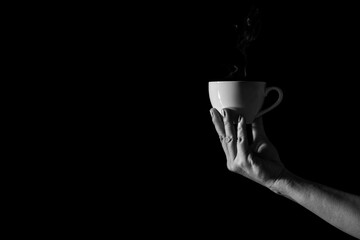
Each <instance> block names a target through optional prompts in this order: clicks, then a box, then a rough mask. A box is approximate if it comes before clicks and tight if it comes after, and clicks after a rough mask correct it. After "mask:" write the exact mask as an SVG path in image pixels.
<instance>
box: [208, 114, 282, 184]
mask: <svg viewBox="0 0 360 240" xmlns="http://www.w3.org/2000/svg"><path fill="white" fill-rule="evenodd" d="M225 111H229V110H225ZM224 114H225V117H224V118H223V119H221V115H220V114H219V113H218V112H217V111H216V112H215V110H213V113H212V116H213V122H214V125H215V128H216V130H217V132H218V134H219V136H220V139H221V141H222V146H223V149H224V151H225V155H226V158H227V166H228V168H229V170H231V171H233V172H236V173H239V174H241V175H243V176H245V177H247V178H250V179H252V180H254V181H256V182H258V183H260V184H262V185H264V186H267V187H271V185H272V184H273V183H274V182H275V181H276V179H277V178H278V177H279V175H280V173H281V172H282V170H283V169H284V166H283V164H282V163H281V161H280V158H279V155H278V153H277V151H276V149H275V147H274V146H273V145H272V144H271V142H270V141H269V140H268V138H267V136H266V134H265V131H264V128H263V123H262V119H261V118H259V119H257V120H256V121H255V122H254V123H253V124H252V134H253V138H254V142H253V143H252V144H251V146H249V144H248V141H247V136H246V124H245V121H244V120H242V121H239V124H238V129H237V131H235V128H234V126H233V124H231V123H232V122H233V121H234V119H230V117H229V116H231V115H230V114H226V112H225V113H224ZM234 139H236V140H237V141H236V142H235V141H233V140H234Z"/></svg>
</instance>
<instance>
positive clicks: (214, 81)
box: [209, 80, 266, 83]
mask: <svg viewBox="0 0 360 240" xmlns="http://www.w3.org/2000/svg"><path fill="white" fill-rule="evenodd" d="M225 82H228V83H237V82H252V83H266V82H264V81H219V80H213V81H209V83H225Z"/></svg>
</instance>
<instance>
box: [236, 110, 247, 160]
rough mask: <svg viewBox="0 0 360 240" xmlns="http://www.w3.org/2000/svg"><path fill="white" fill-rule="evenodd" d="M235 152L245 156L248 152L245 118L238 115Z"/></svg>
mask: <svg viewBox="0 0 360 240" xmlns="http://www.w3.org/2000/svg"><path fill="white" fill-rule="evenodd" d="M237 153H238V154H242V155H243V156H247V153H248V139H247V135H246V121H245V118H244V117H242V116H239V120H238V126H237Z"/></svg>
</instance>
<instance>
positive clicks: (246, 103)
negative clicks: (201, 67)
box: [209, 81, 266, 124]
mask: <svg viewBox="0 0 360 240" xmlns="http://www.w3.org/2000/svg"><path fill="white" fill-rule="evenodd" d="M265 89H266V83H265V82H250V81H218V82H216V81H212V82H209V97H210V102H211V105H212V107H213V108H216V109H217V110H218V111H219V112H220V113H221V109H223V108H229V109H231V110H233V111H231V112H233V114H236V115H239V114H241V115H242V116H244V117H245V119H246V123H248V124H249V123H252V122H253V121H254V119H255V118H256V116H257V114H258V113H259V111H260V109H261V108H262V105H263V102H264V98H265ZM235 117H236V116H235Z"/></svg>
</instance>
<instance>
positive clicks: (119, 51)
mask: <svg viewBox="0 0 360 240" xmlns="http://www.w3.org/2000/svg"><path fill="white" fill-rule="evenodd" d="M253 3H255V4H256V6H259V7H260V10H261V11H262V20H263V26H262V31H261V33H260V36H259V38H258V39H257V40H256V41H255V42H254V43H253V45H252V46H251V48H250V49H249V72H248V74H249V78H251V80H257V81H265V82H267V85H268V86H277V87H280V88H281V89H282V90H283V92H284V99H283V102H282V103H281V104H280V105H279V106H278V107H277V108H275V109H274V110H273V111H271V112H269V113H267V114H266V115H265V116H264V125H265V129H266V132H267V134H268V136H269V138H270V140H271V141H272V142H273V143H274V145H275V146H276V148H277V149H278V151H279V153H280V157H281V160H282V161H283V163H284V164H285V166H286V167H287V168H288V169H289V170H290V171H292V172H293V173H295V174H297V175H299V176H301V177H303V178H306V179H309V180H313V181H316V182H319V183H322V184H325V185H328V186H331V187H334V188H337V189H341V190H344V191H348V192H351V193H355V194H359V188H358V186H357V184H356V183H358V179H359V175H358V171H357V168H356V166H357V162H358V156H357V153H358V138H357V135H358V132H359V126H358V124H357V123H358V120H359V118H358V116H357V114H356V112H357V102H358V101H357V95H358V89H357V80H358V79H359V72H358V69H357V66H358V63H359V60H358V55H359V52H360V49H359V45H358V42H359V37H358V33H357V31H358V25H357V23H358V21H359V17H358V16H357V14H356V7H355V5H347V4H345V3H342V4H335V3H326V4H320V3H319V4H314V3H306V2H304V1H291V3H289V2H279V1H271V3H270V1H269V2H267V3H262V2H259V1H239V2H237V3H222V4H220V3H214V4H210V3H206V4H204V5H195V4H184V3H178V4H175V3H171V4H170V3H167V4H155V3H151V4H146V3H144V4H141V5H138V6H135V7H131V9H130V10H131V13H132V14H131V15H130V17H129V15H126V16H125V12H127V10H128V9H127V8H126V7H124V8H121V11H120V13H119V12H118V11H116V13H112V12H111V13H109V14H108V15H107V17H106V18H101V21H103V22H104V24H100V26H98V28H99V29H100V36H102V37H101V42H102V43H103V45H102V46H103V48H102V49H101V51H100V50H99V51H100V52H101V53H99V55H101V56H103V55H102V54H104V55H105V56H106V57H105V58H102V59H101V60H99V59H97V63H98V62H100V63H101V64H102V68H101V69H100V68H99V69H97V71H98V72H96V74H98V75H96V74H95V75H94V76H97V77H99V79H103V80H101V81H100V82H101V87H104V88H99V89H97V91H96V92H95V93H96V94H97V93H98V95H96V94H95V95H96V96H95V100H94V103H97V100H98V99H99V101H102V104H100V105H98V106H97V107H98V108H99V110H100V113H99V115H97V116H96V119H97V118H100V120H101V121H99V122H101V123H102V122H105V123H104V124H103V125H101V126H102V127H101V129H100V130H99V132H100V134H103V133H105V135H106V137H103V138H101V139H100V140H99V139H97V142H100V144H101V146H103V148H102V149H101V150H100V153H99V155H96V156H97V157H98V158H97V159H104V160H94V162H91V163H93V164H94V165H95V167H96V165H97V164H98V162H101V163H103V162H105V163H106V164H104V165H105V167H104V168H101V169H98V171H99V172H98V173H99V177H98V179H97V178H96V180H95V181H94V182H95V183H96V181H97V180H101V181H105V183H104V184H102V185H100V186H99V188H100V189H101V192H102V193H101V194H104V196H109V199H110V200H109V201H114V202H118V205H117V204H116V205H117V207H116V213H119V214H118V215H117V216H120V217H122V218H123V219H124V220H125V221H126V223H130V224H126V225H125V228H126V229H133V231H132V233H133V234H137V233H142V232H146V233H149V234H155V235H165V236H168V234H169V236H184V237H185V236H194V235H198V236H204V235H209V236H213V234H217V233H219V234H229V233H230V234H235V235H239V236H243V235H253V236H254V238H256V239H257V238H262V237H269V238H272V237H274V238H275V237H276V238H277V239H288V238H291V237H292V236H294V235H296V236H297V237H300V238H302V237H304V238H305V237H307V238H308V237H314V238H318V237H323V236H324V235H327V236H330V235H331V236H332V237H334V238H335V239H347V237H348V236H347V235H346V234H344V233H342V232H341V231H338V230H337V229H335V228H334V227H332V226H330V225H329V224H327V223H326V222H324V221H323V220H321V219H320V218H318V217H317V216H315V215H313V214H312V213H310V212H309V211H308V210H306V209H304V208H303V207H301V206H299V205H297V204H296V203H294V202H292V201H290V200H288V199H286V198H283V197H280V196H277V195H275V194H274V193H272V192H270V191H269V190H267V189H265V188H264V187H262V186H259V185H258V184H256V183H254V182H251V181H249V180H247V179H245V178H243V177H242V176H240V175H236V174H234V173H231V172H229V171H228V170H227V169H226V163H225V155H224V153H223V151H222V148H221V145H220V143H219V140H218V137H217V134H216V132H215V129H214V127H213V125H212V122H211V119H210V114H209V109H210V108H211V105H210V101H209V97H208V81H209V80H211V79H213V78H214V77H218V73H219V72H218V69H219V66H220V65H221V64H222V63H224V62H225V63H226V61H227V57H229V56H230V55H231V53H230V52H229V45H230V43H231V36H230V35H229V28H231V26H232V25H233V24H234V22H235V23H239V22H241V20H242V19H243V17H244V16H245V14H246V13H247V11H248V10H249V8H250V6H251V5H252V4H253ZM109 8H111V7H109ZM109 8H107V10H109ZM130 10H129V11H130ZM109 11H110V10H109ZM123 13H124V14H123ZM105 15H106V14H105ZM95 22H97V20H95ZM95 35H96V34H95ZM107 41H108V42H107ZM104 42H105V43H104ZM103 52H105V53H103ZM87 70H89V71H90V72H91V73H92V72H93V71H94V70H93V69H91V68H88V69H87ZM94 76H93V77H94ZM94 78H96V77H94ZM104 82H105V83H106V84H103V83H104ZM89 84H93V85H94V86H93V87H94V88H97V82H96V81H95V83H87V85H89ZM104 85H105V86H104ZM91 95H92V96H94V93H91ZM274 98H275V96H272V95H270V96H269V98H268V99H267V104H270V102H271V101H273V100H274ZM107 121H109V122H107ZM93 151H94V150H93V149H89V152H90V153H92V152H93ZM99 157H100V158H99ZM100 171H101V173H100ZM100 176H101V177H100ZM104 176H105V177H104ZM104 198H105V201H106V199H107V198H106V197H104ZM111 211H113V210H111ZM114 211H115V210H114ZM115 215H116V214H115ZM130 227H131V228H130ZM349 239H350V237H349Z"/></svg>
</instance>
